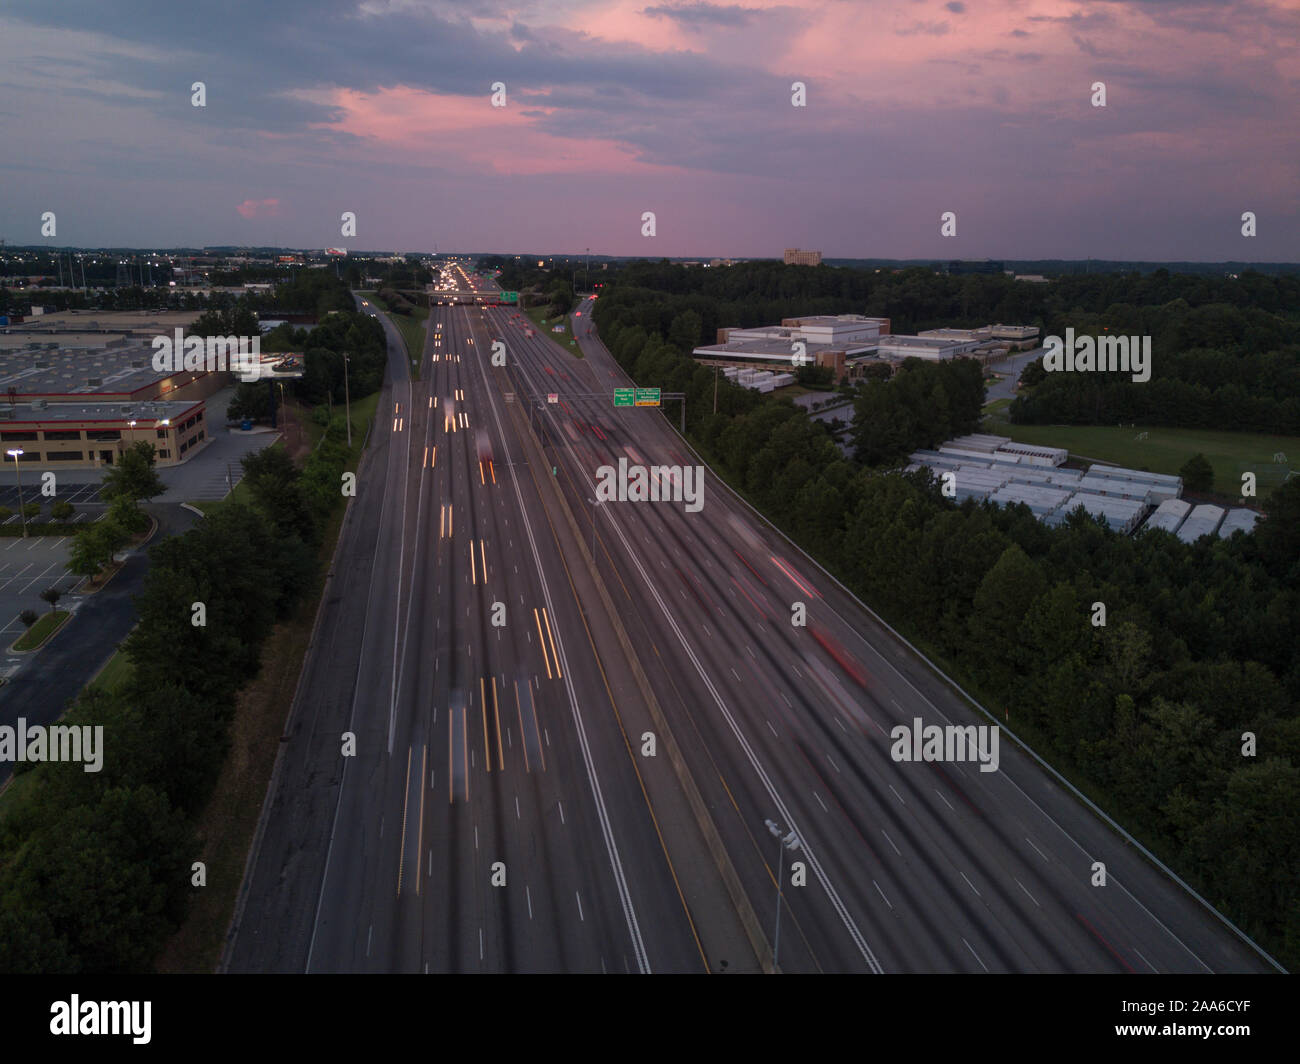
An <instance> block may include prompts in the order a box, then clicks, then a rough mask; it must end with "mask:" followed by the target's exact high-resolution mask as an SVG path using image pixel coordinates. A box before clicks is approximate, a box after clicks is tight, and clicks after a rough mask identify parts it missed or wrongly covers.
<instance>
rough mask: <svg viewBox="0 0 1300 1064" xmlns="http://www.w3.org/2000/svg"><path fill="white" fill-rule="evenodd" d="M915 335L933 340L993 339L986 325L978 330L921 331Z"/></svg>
mask: <svg viewBox="0 0 1300 1064" xmlns="http://www.w3.org/2000/svg"><path fill="white" fill-rule="evenodd" d="M916 335H917V336H923V337H925V338H927V339H933V340H991V339H992V338H993V333H992V329H991V326H988V325H985V326H983V327H981V328H979V329H923V330H922V331H921V332H919V333H917V334H916Z"/></svg>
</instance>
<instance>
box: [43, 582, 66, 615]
mask: <svg viewBox="0 0 1300 1064" xmlns="http://www.w3.org/2000/svg"><path fill="white" fill-rule="evenodd" d="M41 598H43V599H44V600H45V601H46V602H48V603H49V604H50V612H51V613H53V612H54V607H55V606H57V605H58V604H59V599H61V598H63V589H62V588H60V587H47V588H46V589H45V590H44V591H42V592H41Z"/></svg>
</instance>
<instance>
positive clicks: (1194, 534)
mask: <svg viewBox="0 0 1300 1064" xmlns="http://www.w3.org/2000/svg"><path fill="white" fill-rule="evenodd" d="M1222 521H1223V507H1221V506H1210V505H1209V504H1208V503H1207V504H1203V505H1201V506H1197V507H1196V508H1195V509H1193V510H1192V512H1191V513H1190V514H1188V515H1187V519H1186V520H1185V521H1184V522H1183V523H1182V525H1181V526H1180V527H1179V529H1178V531H1177V532H1175V533H1174V535H1176V536H1177V537H1178V538H1179V539H1181V540H1182V541H1183V542H1184V543H1195V542H1196V541H1197V540H1198V539H1200V538H1201V537H1202V536H1212V535H1214V533H1215V532H1217V531H1218V529H1219V525H1220V523H1221V522H1222Z"/></svg>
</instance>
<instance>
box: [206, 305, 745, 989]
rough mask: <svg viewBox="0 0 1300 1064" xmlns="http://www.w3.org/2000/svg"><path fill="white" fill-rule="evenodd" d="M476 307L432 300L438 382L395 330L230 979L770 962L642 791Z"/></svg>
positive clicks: (606, 675) (616, 687) (689, 846)
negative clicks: (239, 974) (487, 453)
mask: <svg viewBox="0 0 1300 1064" xmlns="http://www.w3.org/2000/svg"><path fill="white" fill-rule="evenodd" d="M363 309H366V310H368V311H370V312H373V307H370V306H368V305H367V306H365V307H364V308H363ZM480 313H481V312H479V311H478V310H476V309H472V308H464V309H461V308H455V309H453V308H450V307H447V308H443V307H436V306H435V307H434V308H433V312H432V314H431V318H430V327H429V330H428V341H427V343H426V346H425V350H424V353H423V362H422V371H421V375H420V377H421V379H420V380H419V381H417V382H412V381H411V380H410V379H409V377H408V375H407V373H406V367H407V362H406V359H405V356H404V352H403V348H402V345H401V340H400V338H399V337H398V336H397V335H396V332H395V330H393V329H392V327H391V325H388V324H387V323H386V328H387V329H388V331H389V377H388V383H387V385H386V387H385V390H384V394H383V396H382V398H381V402H380V411H381V414H380V415H379V416H378V417H377V419H376V424H375V427H374V429H373V430H372V432H373V437H374V438H373V439H372V440H371V443H370V447H369V449H368V451H367V457H366V460H365V463H364V464H363V466H362V469H361V471H360V475H359V490H358V496H357V498H356V500H355V501H354V502H352V503H351V504H350V507H349V514H348V518H347V521H346V523H345V526H344V531H343V534H342V540H341V544H340V548H339V554H338V556H337V558H336V564H335V568H334V571H333V573H332V574H331V584H330V586H329V588H328V589H327V592H326V601H325V604H324V607H323V609H322V613H321V617H320V620H319V622H318V630H317V632H316V634H315V637H314V640H313V648H312V651H311V655H310V657H309V660H308V662H307V667H306V669H305V670H304V676H303V680H302V684H301V686H300V690H299V695H298V699H297V702H296V704H295V708H294V712H293V714H292V723H291V726H290V729H289V734H288V736H287V740H286V744H285V747H284V750H283V752H282V757H281V761H280V763H279V764H278V765H277V770H276V777H275V779H274V780H273V783H272V791H271V796H270V799H269V804H268V807H267V809H266V810H265V811H264V813H265V819H264V823H263V828H264V831H263V833H262V835H261V836H260V838H259V841H258V844H257V846H256V849H255V853H254V856H253V859H252V861H251V864H250V874H249V875H248V877H247V878H246V882H245V885H244V894H243V896H242V897H241V901H240V910H239V914H238V916H237V921H236V924H235V925H234V927H233V929H232V936H231V939H230V941H229V943H228V950H227V955H226V958H225V961H224V964H223V966H224V967H225V968H226V970H230V971H312V972H317V971H348V972H356V971H403V972H464V971H576V972H615V971H617V972H651V971H706V970H708V969H709V968H710V967H711V966H713V967H718V968H722V967H731V968H732V969H733V970H745V969H750V970H754V969H756V968H757V965H758V959H757V958H756V957H755V956H753V955H750V956H748V957H747V956H746V955H745V950H746V948H747V945H746V941H745V938H744V935H743V933H742V932H741V930H740V927H739V924H738V922H737V920H736V919H735V917H734V916H733V915H730V914H729V912H728V907H727V904H726V898H725V895H724V893H723V892H722V890H721V887H720V885H719V883H718V882H717V880H716V877H714V876H710V875H707V874H704V872H707V867H708V863H707V859H706V858H705V857H704V856H703V851H702V844H701V843H700V841H699V838H698V832H697V831H696V830H695V829H694V828H693V826H692V822H691V819H690V816H689V813H688V812H687V811H686V810H685V808H684V806H683V805H682V803H681V801H680V798H679V796H677V795H675V794H674V793H673V792H672V791H671V789H670V788H667V787H665V786H664V782H663V780H662V779H660V780H657V781H656V780H649V781H647V780H645V779H643V770H642V767H641V766H640V764H639V762H640V761H641V758H640V756H639V752H636V753H634V750H635V747H634V745H633V743H634V742H637V741H638V737H639V735H640V732H636V733H625V732H624V730H623V727H622V724H621V719H622V718H621V717H620V714H622V715H623V717H627V716H628V715H630V714H639V710H638V705H637V703H638V697H639V696H638V695H637V694H636V691H635V688H634V686H633V685H632V684H631V683H630V682H629V681H628V680H627V678H626V668H625V667H620V666H619V663H618V659H619V649H618V647H617V646H616V645H615V643H614V641H613V639H612V637H611V636H610V635H609V625H608V623H606V622H603V621H601V620H600V619H599V617H597V616H596V615H595V614H593V613H592V612H591V611H589V610H585V609H583V608H580V606H579V601H580V595H579V592H578V591H577V590H576V588H580V587H582V586H583V585H584V584H589V583H590V576H589V574H586V573H584V572H581V571H578V572H576V573H575V572H573V571H572V568H573V567H572V564H571V563H570V562H568V561H567V560H566V557H565V555H566V554H567V553H571V547H567V548H566V544H565V537H566V535H567V536H568V537H569V538H571V532H569V531H568V530H566V529H565V528H563V527H561V528H560V529H559V530H558V531H557V530H556V529H555V528H553V527H552V521H551V519H550V517H549V516H548V512H547V504H546V502H545V501H544V499H543V495H542V494H541V492H540V491H539V483H541V484H543V485H545V489H546V490H548V491H551V492H553V491H554V488H553V487H551V486H550V485H546V483H545V481H544V480H541V481H539V475H540V473H541V472H542V471H541V470H539V469H537V468H535V467H533V466H531V465H530V464H529V463H528V460H527V457H526V455H525V454H524V453H523V450H522V448H520V447H519V446H518V444H517V443H516V442H515V428H514V419H512V417H511V414H510V411H509V410H508V409H507V407H508V404H507V402H506V400H505V399H504V397H503V395H502V394H501V393H500V391H499V390H498V389H497V387H496V385H495V382H493V380H492V376H491V374H492V367H491V366H490V364H489V363H488V361H487V352H488V345H487V343H486V342H485V340H486V335H485V334H484V333H483V332H482V331H481V330H480V329H479V328H478V324H479V323H478V318H479V316H480ZM497 372H500V371H497ZM480 433H486V435H487V439H488V441H489V444H490V446H491V449H492V452H493V455H492V458H491V460H489V461H486V462H482V463H480V461H479V454H480V451H479V448H478V440H479V434H480ZM545 472H546V473H548V474H549V470H546V471H545ZM581 597H584V598H587V599H594V598H595V597H596V596H595V595H594V594H592V593H591V592H590V590H589V589H588V590H587V591H586V592H585V594H583V595H582V596H581ZM494 621H495V622H497V623H494ZM345 732H348V733H353V734H354V735H355V746H356V754H355V756H354V757H341V756H340V752H341V750H342V748H343V742H344V740H343V736H344V733H345ZM629 734H630V737H629ZM638 745H639V743H638ZM662 775H663V774H662V773H661V774H660V776H661V777H662ZM659 794H662V795H663V796H664V797H663V800H662V801H658V802H657V804H652V796H657V795H659ZM668 836H671V838H672V839H673V847H672V850H671V852H670V849H669V847H668V845H667V844H666V842H665V839H666V838H667V837H668ZM678 865H680V867H678ZM702 870H704V872H702ZM701 923H703V924H704V925H705V927H706V930H705V931H701V930H699V928H698V926H697V925H699V924H701ZM706 951H707V952H706Z"/></svg>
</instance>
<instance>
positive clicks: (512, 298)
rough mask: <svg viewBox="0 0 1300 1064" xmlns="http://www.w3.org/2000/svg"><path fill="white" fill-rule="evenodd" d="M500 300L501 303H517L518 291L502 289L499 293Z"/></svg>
mask: <svg viewBox="0 0 1300 1064" xmlns="http://www.w3.org/2000/svg"><path fill="white" fill-rule="evenodd" d="M501 302H502V303H518V302H519V293H518V292H506V291H504V290H503V291H502V293H501Z"/></svg>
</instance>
